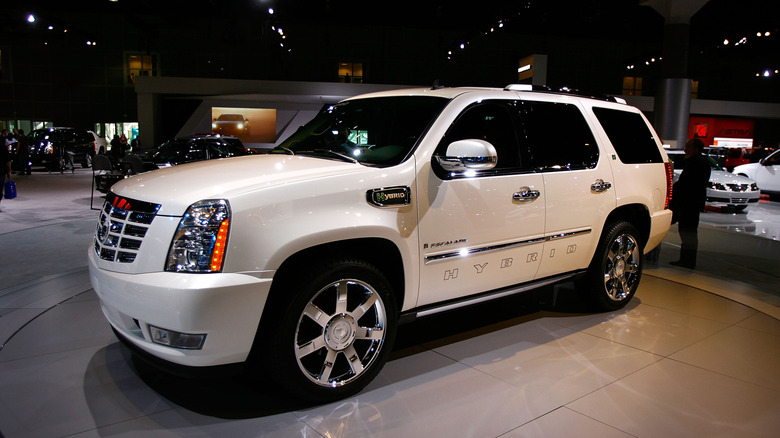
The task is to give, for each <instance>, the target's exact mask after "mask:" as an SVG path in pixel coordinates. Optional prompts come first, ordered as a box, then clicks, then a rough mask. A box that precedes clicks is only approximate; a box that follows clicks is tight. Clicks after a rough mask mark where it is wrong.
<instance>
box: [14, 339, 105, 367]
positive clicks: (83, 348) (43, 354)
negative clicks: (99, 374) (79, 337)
mask: <svg viewBox="0 0 780 438" xmlns="http://www.w3.org/2000/svg"><path fill="white" fill-rule="evenodd" d="M117 342H119V341H118V340H116V338H115V337H114V338H113V339H111V340H110V343H108V344H105V345H102V344H101V345H97V344H93V345H84V346H81V347H78V348H71V349H67V350H59V351H52V352H47V353H41V354H34V355H32V356H24V357H17V358H14V359H10V360H2V358H1V357H0V366H2V365H8V364H13V363H15V362H20V361H28V360H31V359H33V360H34V359H41V358H45V357H50V356H57V355H60V354H64V353H74V352H79V351H87V350H90V349H94V348H97V347H100V348H103V347H109V346H111V345H114V344H115V343H117ZM0 356H2V351H0Z"/></svg>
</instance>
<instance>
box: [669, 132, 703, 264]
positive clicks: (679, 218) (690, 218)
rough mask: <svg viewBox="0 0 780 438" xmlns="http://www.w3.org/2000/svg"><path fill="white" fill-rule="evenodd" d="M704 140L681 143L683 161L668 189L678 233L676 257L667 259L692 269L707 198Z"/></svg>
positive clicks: (673, 220) (696, 139)
mask: <svg viewBox="0 0 780 438" xmlns="http://www.w3.org/2000/svg"><path fill="white" fill-rule="evenodd" d="M702 150H704V143H703V142H702V141H701V140H699V139H698V138H693V139H690V140H688V142H687V143H686V144H685V161H684V162H683V169H682V173H681V174H680V178H679V179H678V180H677V182H676V183H674V187H673V189H672V212H673V215H672V223H674V222H675V221H676V222H677V223H678V230H679V232H680V240H681V241H682V244H681V245H680V259H679V260H676V261H673V262H669V263H670V264H671V265H674V266H681V267H683V268H689V269H694V268H696V252H697V250H698V247H699V235H698V228H699V213H701V211H702V210H704V204H705V202H706V201H707V182H708V181H709V180H710V170H711V167H710V162H709V160H708V159H707V157H705V156H704V155H702V153H701V152H702Z"/></svg>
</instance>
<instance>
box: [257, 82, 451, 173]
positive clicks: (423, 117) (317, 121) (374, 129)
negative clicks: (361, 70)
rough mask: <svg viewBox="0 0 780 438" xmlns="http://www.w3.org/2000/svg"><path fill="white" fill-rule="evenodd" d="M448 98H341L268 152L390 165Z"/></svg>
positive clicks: (414, 142)
mask: <svg viewBox="0 0 780 438" xmlns="http://www.w3.org/2000/svg"><path fill="white" fill-rule="evenodd" d="M447 102H448V100H447V99H443V98H440V97H432V96H420V97H412V96H399V97H377V98H370V99H356V100H350V101H346V102H342V103H339V104H337V105H333V106H329V107H327V108H326V109H324V110H323V111H322V112H320V113H319V114H318V115H317V116H316V117H315V118H314V119H313V120H312V121H310V122H309V123H307V124H306V125H304V126H302V127H301V128H300V129H298V131H297V132H296V133H295V134H293V135H292V136H291V137H290V138H288V139H287V140H285V141H284V142H283V143H282V144H280V145H279V146H277V147H276V148H275V149H274V150H272V151H271V153H287V154H290V153H292V154H296V155H316V156H319V157H323V158H328V159H342V160H347V161H356V162H359V163H362V164H367V165H377V166H392V165H395V164H398V163H400V162H402V161H403V160H404V159H406V157H408V156H409V154H410V153H411V151H412V150H413V149H414V147H415V146H416V145H417V142H418V141H419V139H420V138H421V137H422V135H423V134H424V133H425V131H426V130H427V129H428V126H429V125H430V124H431V123H432V122H433V120H434V119H435V118H436V116H438V114H439V113H440V112H441V110H442V109H443V108H444V106H445V105H446V104H447Z"/></svg>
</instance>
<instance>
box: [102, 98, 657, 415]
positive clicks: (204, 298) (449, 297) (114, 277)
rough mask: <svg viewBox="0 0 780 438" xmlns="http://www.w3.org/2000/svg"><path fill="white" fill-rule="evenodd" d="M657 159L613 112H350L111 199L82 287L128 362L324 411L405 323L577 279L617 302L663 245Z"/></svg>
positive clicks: (133, 184) (495, 101)
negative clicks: (229, 369)
mask: <svg viewBox="0 0 780 438" xmlns="http://www.w3.org/2000/svg"><path fill="white" fill-rule="evenodd" d="M668 161H669V160H668V158H667V156H666V154H665V153H664V150H663V147H662V145H661V143H660V141H659V139H658V136H657V135H656V134H655V132H654V131H653V129H652V127H651V126H650V124H649V123H648V121H647V120H646V119H645V117H644V116H643V115H642V113H641V112H640V111H639V110H638V109H636V108H634V107H631V106H629V105H626V104H625V102H620V100H619V99H614V98H613V99H603V100H601V99H594V98H586V97H580V96H573V95H569V94H563V93H553V92H540V91H532V90H526V89H525V87H521V86H508V87H507V88H505V89H499V88H496V89H492V88H433V89H410V90H399V91H394V92H381V93H373V94H368V95H363V96H357V97H354V98H349V99H346V100H344V101H342V102H340V103H338V104H335V105H332V106H329V107H327V108H326V109H324V110H323V111H322V112H321V113H320V114H318V115H317V116H316V117H315V118H314V119H313V120H311V121H310V122H309V123H307V124H306V125H305V126H302V127H301V128H300V129H298V131H297V132H295V133H294V134H293V135H291V136H290V137H289V138H288V139H287V140H285V141H284V142H283V143H281V144H280V145H279V146H278V147H276V148H275V149H274V150H272V151H270V152H269V153H268V154H263V155H250V156H244V157H233V158H225V159H220V160H212V161H207V162H199V163H190V164H185V165H180V166H175V167H172V168H167V169H160V170H154V171H151V172H147V173H144V174H140V175H138V176H135V177H133V178H129V179H125V180H122V181H120V182H118V183H116V184H115V185H114V186H113V187H112V188H111V191H110V192H109V193H108V194H107V196H106V202H105V204H104V207H103V209H102V210H101V212H100V215H99V220H98V224H97V229H96V232H95V236H94V240H93V242H92V243H91V245H90V248H89V272H90V279H91V282H92V285H93V287H94V289H95V291H96V292H97V294H98V295H99V297H100V301H101V305H102V309H103V312H104V314H105V316H106V318H107V319H108V321H109V322H110V324H111V326H112V327H113V329H114V331H115V332H116V333H117V336H118V337H119V338H120V339H121V340H123V341H124V342H125V343H126V344H128V345H130V346H131V348H132V349H133V350H135V351H136V353H137V354H139V355H142V356H146V357H149V358H152V359H154V360H157V361H159V362H162V363H163V364H167V365H170V366H171V367H172V368H181V366H184V368H186V369H203V368H201V367H206V369H211V367H213V366H218V365H227V364H237V363H240V364H243V365H247V366H248V367H247V369H249V370H251V371H254V372H255V373H258V375H261V376H264V378H265V379H266V380H273V381H276V382H279V383H281V384H282V385H283V387H284V388H286V390H289V391H290V392H291V393H293V394H296V395H297V396H300V397H305V398H308V399H312V400H316V401H320V402H324V401H330V400H335V399H339V398H343V397H346V396H349V395H352V394H354V393H356V392H358V391H360V390H361V389H362V388H363V387H365V385H366V384H367V383H368V382H370V381H371V380H372V379H373V378H374V377H375V376H376V375H377V373H378V372H379V371H380V369H381V367H382V366H383V364H384V362H385V361H386V360H387V357H388V355H389V353H390V351H391V349H392V346H393V340H394V336H395V333H396V328H397V326H398V324H399V322H405V321H408V320H411V319H413V318H415V317H419V316H425V315H430V314H433V313H436V312H441V311H446V310H449V309H454V308H458V307H462V306H466V305H469V304H473V303H476V302H483V301H486V300H489V299H491V298H496V297H503V296H507V295H509V294H513V293H519V292H523V291H526V290H529V289H532V288H535V287H539V286H543V285H549V284H553V283H559V282H565V281H573V280H575V284H576V285H577V290H578V292H579V293H581V294H582V296H583V297H584V298H585V299H586V301H587V302H590V303H591V304H592V305H593V307H594V309H596V310H607V311H608V310H616V309H620V308H622V307H623V306H625V305H626V303H627V302H628V301H629V300H631V298H632V297H633V295H634V293H635V291H636V289H637V286H638V284H639V281H640V277H641V274H642V263H643V254H645V253H647V252H648V251H650V250H652V249H653V248H654V247H656V246H657V245H658V244H659V243H660V242H661V240H662V239H663V238H664V236H665V235H666V233H667V232H668V230H669V225H670V222H671V212H670V211H669V210H668V209H667V205H668V201H669V199H670V196H671V179H672V168H671V165H670V163H669V162H668ZM243 365H242V367H243ZM269 376H270V379H269Z"/></svg>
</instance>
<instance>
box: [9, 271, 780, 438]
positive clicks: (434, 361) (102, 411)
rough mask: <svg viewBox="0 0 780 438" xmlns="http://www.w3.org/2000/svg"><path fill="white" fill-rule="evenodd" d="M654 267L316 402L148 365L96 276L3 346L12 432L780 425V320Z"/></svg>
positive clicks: (435, 431) (669, 432)
mask: <svg viewBox="0 0 780 438" xmlns="http://www.w3.org/2000/svg"><path fill="white" fill-rule="evenodd" d="M645 280H647V281H645V282H644V283H643V284H642V285H641V286H640V290H639V292H638V294H637V297H636V299H635V300H634V301H633V302H632V303H630V305H629V306H628V307H627V308H626V309H624V310H623V311H620V312H615V313H611V314H583V313H570V312H569V311H561V310H556V308H555V307H552V308H549V307H545V308H542V309H536V310H533V309H532V311H530V313H529V312H528V310H527V309H526V311H525V314H523V315H519V316H517V317H516V318H509V319H501V318H499V319H498V320H495V321H490V319H489V318H488V319H486V324H485V325H480V324H472V325H473V326H474V327H476V328H474V329H471V330H465V331H462V330H459V329H457V322H458V321H461V317H462V316H463V315H457V317H455V318H452V320H450V321H449V322H450V323H454V324H455V326H454V327H453V328H449V329H443V330H444V331H443V333H444V335H443V336H437V337H434V338H433V339H431V338H430V337H429V338H428V340H427V341H426V342H424V343H422V344H419V345H407V346H406V347H404V348H403V349H401V350H398V351H397V354H395V357H396V358H395V359H394V360H392V361H390V362H389V363H388V364H387V366H386V367H385V369H384V370H383V371H382V372H381V373H380V375H379V376H378V378H377V379H376V380H375V381H374V382H372V383H371V384H370V385H369V387H368V388H367V389H366V390H365V391H363V392H362V393H360V394H359V395H357V396H356V397H353V398H350V399H347V400H343V401H341V402H338V403H333V404H328V405H323V406H310V407H305V406H301V405H300V404H298V403H296V402H291V401H290V400H285V399H284V397H281V398H280V395H279V394H274V393H273V392H269V391H266V390H264V389H263V387H262V386H258V385H257V384H247V383H246V381H244V380H242V379H238V378H226V379H217V380H209V381H188V380H184V379H179V378H174V377H168V376H166V375H164V374H160V373H156V372H153V371H150V370H148V369H143V368H141V369H139V368H138V367H137V366H136V364H135V363H134V362H133V361H131V360H129V359H128V356H127V355H126V351H124V350H123V348H121V347H120V345H119V344H118V343H117V341H116V340H115V339H114V337H113V334H112V333H111V331H110V330H109V328H108V325H107V323H106V322H105V320H104V318H103V316H102V314H101V312H100V309H99V302H98V301H97V299H96V298H95V295H94V292H92V291H88V292H85V293H81V294H79V295H76V296H75V297H74V298H72V299H70V300H67V301H65V302H63V303H60V304H58V305H55V306H53V307H51V308H50V309H48V310H47V311H45V312H43V313H41V314H40V315H38V316H37V317H36V318H35V319H33V320H32V321H29V323H28V324H27V325H25V326H24V327H22V328H21V330H19V331H18V333H16V335H15V336H13V337H12V338H11V339H10V340H9V341H8V342H7V343H6V345H5V347H4V348H3V349H2V350H0V388H2V391H0V432H2V434H3V436H4V437H6V438H12V437H65V436H79V437H97V436H101V437H105V436H137V435H138V434H142V435H143V436H153V437H156V436H159V437H166V436H230V437H241V436H247V437H251V436H274V437H276V436H282V437H285V436H290V437H292V436H323V437H365V436H375V437H408V436H464V437H499V436H507V437H515V436H517V437H519V436H564V435H565V436H572V435H570V434H571V433H574V435H576V436H583V437H589V436H592V437H602V436H616V437H619V436H641V437H673V436H777V433H776V432H778V431H780V420H778V419H776V418H775V417H776V413H777V412H779V411H780V380H778V377H777V370H778V369H780V322H778V321H777V320H775V319H773V318H770V317H768V316H766V315H763V314H761V313H759V312H757V311H755V310H753V309H750V308H747V307H746V306H744V305H741V304H738V303H734V302H733V301H730V300H727V299H724V298H721V297H718V296H715V295H712V294H709V293H707V292H705V291H702V290H700V289H697V288H692V287H689V286H684V285H680V284H678V283H674V282H670V281H668V280H664V279H660V278H653V277H650V276H648V277H646V278H645ZM84 281H86V280H84ZM74 286H75V285H74ZM75 289H78V288H77V287H76V288H75ZM559 289H560V292H561V294H562V295H566V294H568V293H569V292H570V290H569V289H570V288H569V287H568V286H565V285H564V286H561V287H560V288H559ZM499 306H500V304H499ZM501 310H502V311H506V310H505V309H501ZM497 311H498V309H495V308H490V307H487V308H482V309H481V312H482V313H475V314H474V315H472V316H473V317H474V318H480V317H483V316H487V317H489V316H491V315H492V314H493V313H495V312H497ZM519 311H520V310H519ZM441 321H444V323H447V321H448V320H447V318H446V317H445V318H443V319H442V320H441ZM437 324H438V322H437ZM417 328H418V327H415V326H414V325H413V326H411V327H410V326H405V328H404V329H405V330H407V332H409V331H411V333H412V335H413V334H414V331H415V330H416V329H417ZM419 328H420V329H423V330H424V329H425V328H426V327H425V325H422V326H421V327H419ZM572 431H574V432H572ZM561 434H563V435H561Z"/></svg>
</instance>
